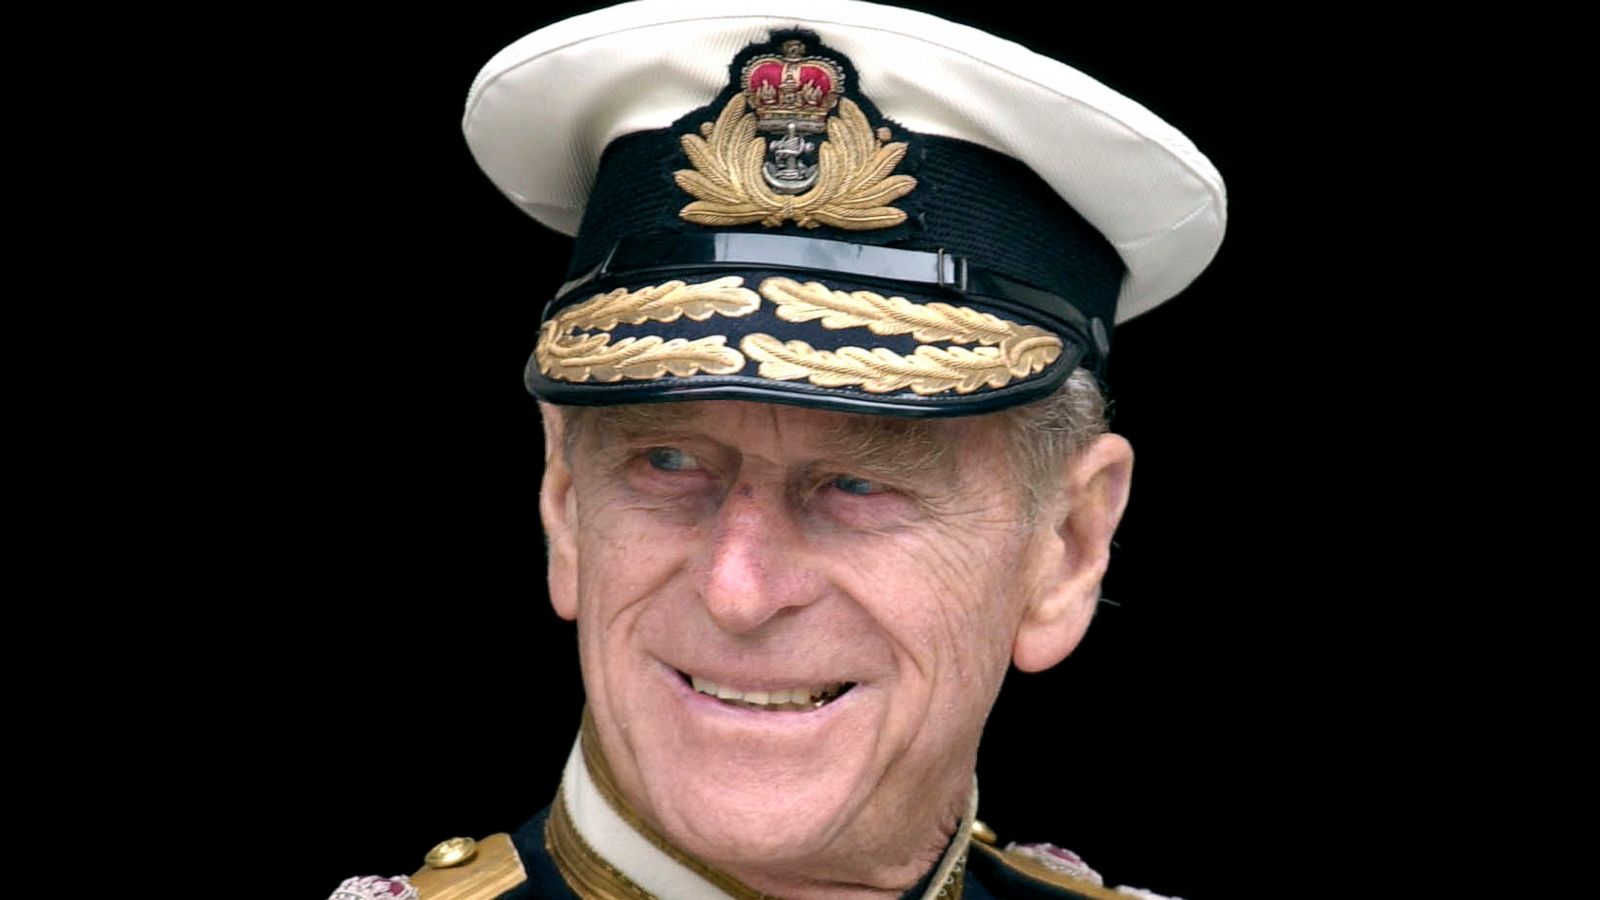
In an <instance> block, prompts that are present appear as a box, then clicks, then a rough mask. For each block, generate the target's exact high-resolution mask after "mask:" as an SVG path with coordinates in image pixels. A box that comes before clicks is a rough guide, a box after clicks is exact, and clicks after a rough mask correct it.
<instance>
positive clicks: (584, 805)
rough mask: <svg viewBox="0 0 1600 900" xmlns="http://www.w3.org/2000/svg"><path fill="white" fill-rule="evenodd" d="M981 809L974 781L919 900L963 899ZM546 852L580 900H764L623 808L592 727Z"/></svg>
mask: <svg viewBox="0 0 1600 900" xmlns="http://www.w3.org/2000/svg"><path fill="white" fill-rule="evenodd" d="M977 811H978V782H977V778H976V777H974V778H973V782H972V793H971V796H970V798H969V799H968V801H967V810H966V813H965V814H964V815H963V816H962V817H961V824H960V825H959V826H958V827H957V829H956V837H955V839H954V840H952V841H951V842H950V846H949V848H948V849H946V850H945V854H944V857H943V858H942V859H940V861H939V865H938V866H936V867H935V868H934V871H933V873H932V877H931V878H929V880H928V881H927V889H926V890H925V891H924V892H922V893H921V895H920V900H935V898H938V900H959V898H960V896H961V883H962V874H963V871H964V870H965V868H966V858H967V849H968V846H969V844H970V843H971V840H972V822H973V820H974V819H975V818H976V816H977ZM545 846H546V847H547V849H549V851H550V855H551V856H552V857H553V858H554V859H555V862H556V866H557V867H558V868H559V869H560V870H561V874H562V876H563V877H565V878H566V880H567V882H568V884H569V885H571V886H572V888H573V890H574V891H576V892H577V893H578V895H579V896H580V897H584V898H591V897H593V898H600V900H613V898H616V900H621V898H628V900H639V898H640V897H641V896H642V897H648V898H654V900H704V898H718V900H730V898H731V900H759V898H762V897H764V895H763V894H761V893H759V892H758V891H754V890H752V889H750V888H748V887H746V886H745V885H743V884H741V883H739V881H738V880H736V879H734V878H733V877H732V876H730V875H728V874H726V873H724V872H720V871H718V870H716V869H714V868H712V867H711V866H709V865H707V864H706V863H704V862H702V861H700V860H698V859H695V858H694V857H692V856H690V855H689V854H687V853H684V852H683V851H682V850H679V849H678V848H677V847H674V846H672V845H671V844H670V843H668V842H667V840H666V839H665V838H663V837H662V836H661V835H659V834H657V833H656V832H655V831H654V830H653V829H651V828H650V827H649V826H648V825H646V824H645V823H644V822H643V821H641V820H640V819H639V818H638V816H636V815H634V813H633V811H632V810H630V809H628V808H627V805H626V804H624V803H623V802H622V798H621V795H620V794H619V793H618V792H617V789H616V785H615V782H614V781H613V779H612V777H611V772H610V769H609V767H608V766H607V765H606V762H605V759H604V757H602V756H601V754H600V749H599V740H598V739H597V738H596V737H595V732H594V722H593V720H592V719H591V718H590V717H589V715H588V713H587V712H585V714H584V723H583V729H582V731H581V732H580V733H579V735H578V740H577V741H576V742H574V744H573V747H572V753H571V754H569V755H568V757H567V767H566V770H565V771H564V772H563V773H562V776H561V790H560V792H559V793H558V794H557V795H556V802H555V804H554V806H553V808H552V809H551V811H550V819H549V822H548V824H547V825H546V828H545Z"/></svg>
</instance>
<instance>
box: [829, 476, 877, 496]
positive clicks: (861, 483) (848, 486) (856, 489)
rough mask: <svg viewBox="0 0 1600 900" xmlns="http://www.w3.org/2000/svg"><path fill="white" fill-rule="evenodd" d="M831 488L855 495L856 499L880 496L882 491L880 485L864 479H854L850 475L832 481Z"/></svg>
mask: <svg viewBox="0 0 1600 900" xmlns="http://www.w3.org/2000/svg"><path fill="white" fill-rule="evenodd" d="M833 486H834V487H836V488H838V489H839V490H841V491H844V492H845V493H847V494H855V495H856V496H858V497H867V496H870V495H872V494H881V493H883V491H884V487H883V485H882V484H880V483H878V482H876V481H869V480H868V479H865V478H856V477H854V476H852V475H840V476H839V477H838V478H835V479H834V480H833Z"/></svg>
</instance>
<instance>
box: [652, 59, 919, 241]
mask: <svg viewBox="0 0 1600 900" xmlns="http://www.w3.org/2000/svg"><path fill="white" fill-rule="evenodd" d="M740 83H741V86H742V88H743V90H741V91H740V92H739V93H736V94H734V95H733V96H732V97H730V98H728V102H727V103H726V104H725V105H724V106H723V107H722V112H721V113H720V114H718V116H717V119H716V121H715V122H704V123H701V125H700V133H699V134H686V135H683V136H682V138H681V139H680V143H681V145H682V147H683V152H684V154H685V155H687V156H688V157H689V163H690V164H691V165H693V166H694V168H693V169H680V170H678V171H677V172H675V173H673V178H674V180H675V181H676V182H677V183H678V187H680V188H682V189H683V190H684V191H685V192H687V193H688V194H690V195H691V196H693V197H695V198H696V199H695V201H694V202H692V203H690V204H689V205H687V206H685V207H684V208H683V209H682V210H680V211H679V213H678V214H679V215H680V216H681V217H682V218H683V219H685V220H686V221H689V222H693V223H694V224H696V225H711V226H720V225H747V224H749V223H751V222H760V223H761V224H762V225H766V226H768V227H770V228H776V227H778V226H780V225H783V224H784V223H785V222H794V223H795V224H796V225H799V226H801V227H803V228H816V227H818V226H820V225H831V226H833V227H834V228H843V229H847V230H850V231H866V230H870V229H874V228H892V227H894V226H895V225H899V224H900V223H901V222H904V221H905V219H906V214H905V212H904V211H903V210H900V209H896V208H894V207H892V206H889V205H888V204H889V203H891V202H893V201H894V200H897V199H899V198H900V197H903V196H905V195H906V194H908V193H910V192H911V190H912V188H915V187H916V186H917V180H916V179H915V178H913V177H911V176H910V175H893V174H890V173H891V172H893V171H894V169H895V167H896V166H898V165H899V164H900V160H901V159H903V158H904V157H905V155H906V144H905V143H904V142H893V143H890V142H889V138H890V134H889V130H888V129H887V128H879V129H877V130H876V131H874V130H873V128H872V126H871V125H870V124H869V123H868V122H867V117H866V114H865V113H863V112H862V111H861V107H859V106H857V105H856V104H855V103H854V102H852V101H851V100H850V99H849V98H847V97H842V96H840V95H841V93H842V92H843V89H844V72H843V69H842V68H841V67H840V66H839V64H838V63H836V62H834V61H833V60H830V59H826V58H824V57H820V56H807V55H806V48H805V44H803V43H801V42H800V41H794V40H791V41H785V42H784V43H783V55H782V56H776V55H768V56H758V57H756V58H755V59H753V60H751V61H750V62H749V63H748V64H747V65H746V66H745V67H744V70H743V73H742V74H741V76H740ZM822 135H826V139H824V140H821V141H818V140H813V138H814V137H819V136H822Z"/></svg>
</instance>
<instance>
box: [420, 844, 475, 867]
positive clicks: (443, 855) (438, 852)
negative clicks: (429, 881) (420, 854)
mask: <svg viewBox="0 0 1600 900" xmlns="http://www.w3.org/2000/svg"><path fill="white" fill-rule="evenodd" d="M477 852H478V842H477V841H475V840H473V839H472V838H451V839H450V840H448V841H440V842H439V843H438V844H436V845H434V848H433V849H432V850H429V851H428V857H427V860H426V862H427V863H428V865H429V866H430V867H431V868H435V869H448V868H450V867H451V866H459V865H461V864H462V863H464V862H466V861H467V860H469V859H471V858H472V855H473V854H474V853H477Z"/></svg>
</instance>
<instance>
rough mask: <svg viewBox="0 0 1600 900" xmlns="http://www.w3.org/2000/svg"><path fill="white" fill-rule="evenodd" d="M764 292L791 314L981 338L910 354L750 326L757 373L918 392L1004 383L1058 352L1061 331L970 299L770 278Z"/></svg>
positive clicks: (746, 345) (922, 337)
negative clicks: (815, 342)
mask: <svg viewBox="0 0 1600 900" xmlns="http://www.w3.org/2000/svg"><path fill="white" fill-rule="evenodd" d="M761 294H762V296H764V297H766V298H767V299H768V300H771V301H772V302H773V303H774V304H776V305H777V306H778V310H777V314H778V317H779V318H781V319H784V320H785V321H789V322H809V321H813V320H821V323H822V326H823V327H824V328H829V329H842V328H860V327H865V328H867V329H868V330H870V331H872V332H873V333H874V334H882V335H892V334H910V335H912V337H914V338H916V339H917V340H918V341H953V342H955V343H957V344H971V343H977V344H980V345H982V346H979V347H977V348H974V349H967V348H965V347H934V346H929V345H926V344H924V345H923V346H921V347H918V348H917V349H916V350H915V351H913V352H912V353H911V354H910V355H909V356H908V355H903V354H900V353H896V352H895V351H893V350H890V349H888V348H887V347H875V348H872V349H868V348H865V347H840V348H839V349H838V350H818V349H816V348H815V347H812V346H811V345H810V344H808V343H806V342H805V341H787V342H785V341H780V340H778V339H777V338H775V337H773V336H772V335H769V334H759V333H758V334H751V335H748V336H746V337H745V339H744V340H743V341H742V342H741V343H740V345H739V346H740V349H742V350H743V351H744V352H745V355H747V356H749V357H750V358H751V359H754V360H756V361H758V362H759V363H761V366H760V370H759V371H760V374H761V375H762V377H765V378H772V379H775V380H778V381H795V380H800V379H805V380H808V381H810V382H811V383H812V384H815V385H818V386H821V387H847V386H860V387H861V389H862V390H865V391H870V392H873V393H888V392H890V391H899V390H905V389H907V388H909V389H911V390H912V391H914V392H915V393H918V394H923V395H927V394H938V393H943V392H944V391H949V390H953V391H955V392H956V393H958V394H969V393H971V392H973V391H975V390H977V389H979V388H981V387H983V386H985V385H987V386H989V387H992V388H999V387H1005V386H1006V385H1007V384H1009V383H1010V382H1011V380H1012V379H1014V378H1024V377H1026V376H1028V375H1032V374H1034V373H1035V372H1038V371H1041V370H1042V369H1044V368H1045V367H1046V366H1048V365H1050V364H1051V363H1053V362H1055V361H1056V360H1057V359H1059V358H1060V357H1061V346H1062V345H1061V339H1060V338H1058V337H1056V336H1055V335H1053V334H1051V333H1050V332H1048V331H1045V330H1044V329H1042V328H1038V327H1035V326H1033V325H1018V324H1016V323H1014V322H1007V321H1005V320H1004V319H1001V318H999V317H997V316H993V315H990V314H988V313H982V312H978V311H977V310H974V309H969V308H967V307H958V306H950V305H948V304H944V303H927V304H922V303H912V302H911V301H909V300H907V299H905V298H904V297H883V296H881V295H879V294H875V293H872V292H871V291H853V292H849V293H846V292H844V291H835V290H830V289H829V288H828V287H827V286H825V285H822V284H819V283H817V282H814V281H813V282H807V283H805V284H801V283H799V282H797V281H794V280H793V279H789V278H769V279H767V280H766V281H764V282H762V284H761Z"/></svg>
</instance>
